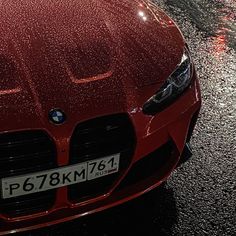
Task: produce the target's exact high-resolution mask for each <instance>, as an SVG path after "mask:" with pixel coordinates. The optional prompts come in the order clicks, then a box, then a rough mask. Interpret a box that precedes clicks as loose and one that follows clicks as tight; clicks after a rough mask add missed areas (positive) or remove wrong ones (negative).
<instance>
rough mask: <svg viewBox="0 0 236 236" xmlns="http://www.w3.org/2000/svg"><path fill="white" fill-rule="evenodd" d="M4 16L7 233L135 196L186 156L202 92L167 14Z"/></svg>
mask: <svg viewBox="0 0 236 236" xmlns="http://www.w3.org/2000/svg"><path fill="white" fill-rule="evenodd" d="M0 21H1V24H0V106H1V117H0V122H1V123H0V124H1V126H0V183H1V184H0V191H1V198H0V234H7V233H14V232H21V231H26V230H32V229H36V228H40V227H43V226H49V225H53V224H57V223H60V222H64V221H69V220H72V219H75V218H78V217H81V216H84V215H87V214H91V213H94V212H98V211H101V210H104V209H106V208H109V207H112V206H115V205H118V204H121V203H123V202H125V201H128V200H131V199H133V198H135V197H137V196H139V195H141V194H143V193H145V192H147V191H149V190H151V189H153V188H155V187H157V186H158V185H160V184H161V183H162V182H163V181H165V180H166V179H167V177H168V176H169V175H170V174H171V172H172V171H173V170H174V169H175V167H176V166H177V165H178V163H180V162H181V161H183V160H184V158H185V156H186V153H187V151H188V150H189V149H188V143H189V141H190V137H191V135H192V132H193V129H194V126H195V123H196V120H197V117H198V113H199V109H200V106H201V97H200V90H199V83H198V80H197V77H196V73H195V69H194V65H193V62H192V59H191V56H190V54H189V49H188V46H187V45H186V42H185V40H184V39H183V36H182V34H181V32H180V31H179V29H178V28H177V26H176V25H175V23H174V22H173V21H172V20H171V19H170V18H169V17H168V16H167V15H166V14H165V13H164V12H163V11H161V10H160V9H159V8H157V7H156V6H155V5H153V4H152V3H151V2H149V1H148V0H146V1H145V0H89V1H88V0H65V1H57V0H22V1H12V0H5V1H1V3H0ZM183 153H185V156H184V154H183Z"/></svg>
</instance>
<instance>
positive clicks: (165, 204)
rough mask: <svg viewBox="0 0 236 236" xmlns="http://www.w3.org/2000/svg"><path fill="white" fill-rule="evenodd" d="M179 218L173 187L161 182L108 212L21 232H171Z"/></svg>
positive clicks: (58, 235) (59, 234)
mask: <svg viewBox="0 0 236 236" xmlns="http://www.w3.org/2000/svg"><path fill="white" fill-rule="evenodd" d="M176 221H177V209H176V204H175V199H174V195H173V191H172V189H169V188H168V189H167V188H166V187H165V186H160V187H159V188H157V189H155V190H153V191H151V192H150V193H147V194H145V195H143V196H142V197H139V198H137V199H135V200H132V201H130V202H128V203H126V204H123V205H121V206H118V207H115V208H112V209H109V210H106V211H104V212H100V213H97V214H94V215H90V216H88V217H84V218H81V219H78V220H75V221H72V222H67V223H64V224H60V225H57V226H53V227H50V228H45V229H41V230H38V231H34V232H30V233H27V234H20V235H27V236H33V235H37V236H39V235H40V236H54V235H56V236H64V235H65V236H67V235H69V236H74V235H79V236H85V235H86V236H90V235H96V236H100V235H102V236H109V235H112V236H113V235H115V236H118V235H145V236H148V235H155V236H157V235H171V232H172V227H173V225H174V224H175V223H176Z"/></svg>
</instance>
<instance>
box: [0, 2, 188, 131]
mask: <svg viewBox="0 0 236 236" xmlns="http://www.w3.org/2000/svg"><path fill="white" fill-rule="evenodd" d="M154 11H155V12H154ZM154 13H155V14H154ZM0 21H1V24H0V79H1V80H0V106H1V108H2V113H3V116H2V118H1V122H2V124H3V126H2V127H3V128H2V129H3V130H4V129H5V128H6V127H9V122H7V121H6V120H9V119H10V120H12V119H13V120H14V124H13V125H12V122H11V127H12V129H14V128H17V127H19V125H21V127H23V126H22V124H23V123H25V122H24V121H25V120H26V119H29V121H30V124H31V125H32V127H33V126H37V127H38V125H36V124H35V123H37V122H39V121H40V122H41V123H45V122H46V120H47V115H46V114H48V111H49V110H50V109H52V108H55V107H60V108H62V109H64V110H66V112H68V113H70V114H71V115H72V114H74V115H76V114H77V113H76V112H77V111H78V110H80V111H81V110H82V111H83V114H85V113H86V114H87V115H88V116H92V114H93V110H94V109H100V110H101V111H100V112H104V113H107V112H109V111H108V110H109V109H108V110H106V111H105V110H104V104H105V106H106V107H107V108H109V107H111V108H114V105H115V106H116V107H117V110H125V109H126V108H127V106H129V105H127V103H129V102H128V99H130V96H133V99H134V94H133V92H130V91H131V90H135V89H137V90H138V89H140V88H143V87H145V86H149V85H151V84H159V85H160V86H161V84H163V82H164V81H165V80H166V79H167V77H168V76H169V75H170V73H171V72H172V71H173V70H174V68H175V67H176V65H177V64H178V62H179V60H180V58H181V55H182V52H183V45H184V41H183V38H182V36H181V34H180V32H179V31H178V29H177V28H176V26H175V25H174V23H173V22H172V20H170V18H168V17H167V16H166V15H165V14H164V13H163V12H162V11H160V10H158V9H156V8H155V9H154V8H152V6H151V5H147V4H145V3H144V2H140V1H131V0H129V1H127V0H119V1H118V0H113V1H111V0H99V1H98V0H92V1H87V0H80V1H78V0H67V1H48V0H31V1H28V0H23V1H21V4H19V3H18V2H17V1H11V0H6V1H4V2H1V3H0ZM131 93H132V94H131ZM127 94H131V95H129V96H128V95H127ZM130 100H132V99H130ZM101 104H103V105H101ZM91 106H92V107H91ZM22 114H24V115H22ZM95 115H96V114H95ZM32 117H33V118H32ZM45 117H46V118H45ZM82 117H83V115H82ZM8 118H9V119H8ZM35 118H37V119H35ZM36 120H38V121H36ZM34 124H35V125H34ZM37 124H38V123H37Z"/></svg>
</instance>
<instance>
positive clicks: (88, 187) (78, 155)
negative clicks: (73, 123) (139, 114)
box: [68, 114, 136, 202]
mask: <svg viewBox="0 0 236 236" xmlns="http://www.w3.org/2000/svg"><path fill="white" fill-rule="evenodd" d="M135 144H136V139H135V133H134V129H133V126H132V124H131V122H130V120H129V117H128V116H127V115H126V114H116V115H110V116H105V117H100V118H96V119H93V120H89V121H85V122H83V123H81V124H79V125H78V126H77V127H76V129H75V131H74V133H73V135H72V138H71V143H70V164H76V163H80V162H84V161H88V160H93V159H98V158H101V157H106V156H110V155H113V154H117V153H120V170H119V172H118V173H115V174H112V175H108V176H105V177H101V178H99V179H95V180H92V181H88V182H85V183H80V184H76V185H72V186H70V187H69V188H68V191H69V199H70V200H71V201H72V202H79V201H82V200H85V199H88V198H92V197H95V196H97V195H101V194H104V193H105V192H107V191H109V189H110V188H111V187H112V186H113V185H114V184H115V183H116V181H117V180H118V179H119V177H120V176H121V175H122V173H123V172H124V171H125V169H126V168H128V166H129V163H130V161H131V158H132V156H133V153H134V149H135Z"/></svg>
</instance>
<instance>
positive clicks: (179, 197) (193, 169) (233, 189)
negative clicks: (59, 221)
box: [28, 0, 236, 236]
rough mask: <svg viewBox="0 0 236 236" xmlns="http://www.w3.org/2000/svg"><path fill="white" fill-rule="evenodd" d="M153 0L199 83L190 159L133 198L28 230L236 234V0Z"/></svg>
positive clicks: (105, 235) (49, 232) (103, 235)
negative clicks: (180, 40)
mask: <svg viewBox="0 0 236 236" xmlns="http://www.w3.org/2000/svg"><path fill="white" fill-rule="evenodd" d="M153 1H154V2H155V3H156V4H157V5H158V6H160V7H161V8H162V9H164V10H165V11H166V12H167V13H168V14H169V15H170V16H171V17H172V18H173V19H174V20H175V21H176V22H177V23H178V25H179V27H180V29H181V31H182V32H183V34H184V36H185V37H186V40H187V42H188V44H189V47H190V49H191V52H192V57H193V59H194V61H195V65H196V68H197V71H198V75H199V79H200V83H201V88H202V98H203V106H202V110H201V114H200V118H199V121H198V124H197V127H196V129H195V132H194V135H193V138H192V141H191V143H192V148H193V156H192V158H191V160H189V161H188V162H187V163H185V164H183V165H182V166H180V167H178V169H176V171H175V172H174V173H173V174H172V176H171V177H170V178H169V180H168V181H167V183H166V184H165V185H163V186H161V187H160V188H157V189H156V190H154V191H152V192H150V193H148V194H146V195H144V196H142V197H140V198H138V199H135V200H133V201H131V202H128V203H126V204H123V205H121V206H118V207H115V208H113V209H110V210H107V211H104V212H101V213H99V214H95V215H91V216H89V217H85V218H83V219H79V220H76V221H74V222H70V223H66V224H63V225H58V226H55V227H53V228H50V230H49V229H43V230H39V231H36V232H31V233H28V235H58V236H59V235H61V236H62V235H71V236H72V235H81V236H85V235H96V236H100V235H101V236H109V235H111V236H113V235H115V236H118V235H124V236H126V235H131V236H132V235H145V236H146V235H151V236H154V235H155V236H156V235H188V236H189V235H211V236H213V235H219V236H226V235H230V236H231V235H232V236H235V235H236V135H235V131H236V1H235V0H153Z"/></svg>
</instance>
